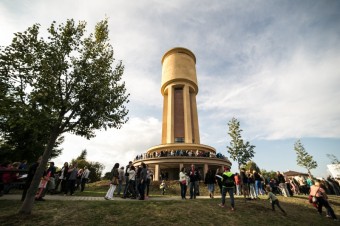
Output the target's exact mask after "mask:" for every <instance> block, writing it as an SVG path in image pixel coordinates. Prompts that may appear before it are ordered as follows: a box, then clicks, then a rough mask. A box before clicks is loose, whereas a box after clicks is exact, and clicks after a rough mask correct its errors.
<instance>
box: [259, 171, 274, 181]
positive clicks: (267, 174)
mask: <svg viewBox="0 0 340 226" xmlns="http://www.w3.org/2000/svg"><path fill="white" fill-rule="evenodd" d="M261 174H262V176H263V177H264V178H265V179H267V178H270V179H274V178H276V177H277V174H276V172H275V171H273V170H271V171H267V170H265V169H262V170H261Z"/></svg>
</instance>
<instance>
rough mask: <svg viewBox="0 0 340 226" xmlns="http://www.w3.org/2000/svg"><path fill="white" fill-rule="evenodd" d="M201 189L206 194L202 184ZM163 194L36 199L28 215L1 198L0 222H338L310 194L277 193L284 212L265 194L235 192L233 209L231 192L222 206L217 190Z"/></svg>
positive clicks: (338, 209) (339, 205)
mask: <svg viewBox="0 0 340 226" xmlns="http://www.w3.org/2000/svg"><path fill="white" fill-rule="evenodd" d="M171 186H172V185H170V187H169V190H168V195H165V196H164V197H169V196H174V195H176V194H175V193H176V192H177V189H176V187H173V188H171ZM174 186H175V185H174ZM105 190H106V187H105V186H103V187H102V188H101V189H99V188H98V186H97V187H96V188H95V189H92V188H91V187H89V188H88V190H87V194H91V193H92V194H98V196H99V195H100V196H102V193H105ZM201 193H202V194H203V195H206V194H204V193H205V188H204V187H203V186H202V187H201ZM80 194H81V193H78V195H80ZM159 194H160V191H159V189H158V188H157V186H153V187H152V189H151V197H150V199H149V200H146V201H139V200H126V201H51V200H50V201H45V202H36V203H35V205H34V208H33V213H32V214H31V215H29V216H20V215H17V211H18V209H19V208H20V205H21V202H20V201H10V200H1V199H0V225H65V226H66V225H96V226H99V225H148V226H149V225H150V226H152V225H157V226H160V225H252V226H254V225H287V226H291V225H340V223H339V222H334V221H333V220H331V219H329V218H326V217H325V212H324V214H323V216H319V214H318V213H317V212H316V210H315V208H314V207H313V206H312V205H311V204H310V203H308V200H307V196H294V197H290V198H286V197H282V196H278V198H279V200H280V203H281V206H282V207H283V208H284V209H285V210H286V212H287V214H288V215H287V216H284V215H283V214H282V213H281V211H280V210H278V209H277V210H276V211H275V212H273V211H272V210H271V206H270V203H269V201H268V200H266V196H261V199H260V200H256V201H244V199H243V198H241V197H237V198H236V199H235V208H236V210H235V211H231V210H230V203H229V201H230V200H229V199H228V198H227V200H226V204H227V205H226V206H227V207H226V208H221V207H219V206H218V204H219V203H220V200H221V199H220V197H217V196H216V198H215V199H196V200H189V199H187V200H180V199H179V198H178V200H164V201H159V200H157V201H156V200H155V201H153V200H152V198H153V197H155V196H158V197H159ZM330 202H331V205H332V207H333V209H334V211H335V213H336V215H337V216H339V215H340V197H337V196H330Z"/></svg>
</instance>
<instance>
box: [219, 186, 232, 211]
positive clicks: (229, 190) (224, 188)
mask: <svg viewBox="0 0 340 226" xmlns="http://www.w3.org/2000/svg"><path fill="white" fill-rule="evenodd" d="M227 192H228V193H229V196H230V204H231V207H232V208H234V206H235V201H234V188H227V187H224V186H223V187H222V205H224V204H225V196H226V194H227Z"/></svg>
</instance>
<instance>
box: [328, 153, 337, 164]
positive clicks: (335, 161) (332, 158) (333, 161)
mask: <svg viewBox="0 0 340 226" xmlns="http://www.w3.org/2000/svg"><path fill="white" fill-rule="evenodd" d="M327 157H328V158H329V159H330V160H331V163H332V164H340V161H339V159H338V158H337V157H336V156H335V155H333V154H327Z"/></svg>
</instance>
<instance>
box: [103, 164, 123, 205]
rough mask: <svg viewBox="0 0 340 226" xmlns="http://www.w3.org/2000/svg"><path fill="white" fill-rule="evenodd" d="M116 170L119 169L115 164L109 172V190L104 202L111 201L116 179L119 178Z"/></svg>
mask: <svg viewBox="0 0 340 226" xmlns="http://www.w3.org/2000/svg"><path fill="white" fill-rule="evenodd" d="M118 168H119V163H116V164H115V165H114V166H113V168H112V170H111V182H110V188H109V190H108V191H107V193H106V195H105V197H104V198H105V199H106V200H112V198H113V193H114V191H115V189H116V187H117V185H118V177H119V172H118Z"/></svg>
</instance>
